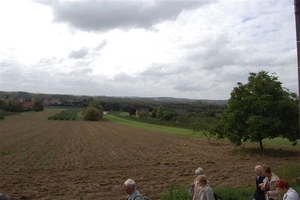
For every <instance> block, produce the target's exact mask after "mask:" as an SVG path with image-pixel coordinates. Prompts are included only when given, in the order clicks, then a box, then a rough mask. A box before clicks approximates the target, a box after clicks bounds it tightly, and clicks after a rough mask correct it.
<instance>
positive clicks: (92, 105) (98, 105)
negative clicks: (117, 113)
mask: <svg viewBox="0 0 300 200" xmlns="http://www.w3.org/2000/svg"><path fill="white" fill-rule="evenodd" d="M89 107H94V108H96V109H98V110H99V114H100V116H99V117H100V119H102V117H103V107H102V105H101V103H100V102H99V101H90V103H89V106H88V108H89Z"/></svg>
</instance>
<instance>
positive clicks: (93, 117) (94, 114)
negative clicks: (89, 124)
mask: <svg viewBox="0 0 300 200" xmlns="http://www.w3.org/2000/svg"><path fill="white" fill-rule="evenodd" d="M100 119H101V118H100V111H99V109H97V108H95V107H88V108H87V109H86V111H85V112H84V120H88V121H99V120H100Z"/></svg>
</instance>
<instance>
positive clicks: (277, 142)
mask: <svg viewBox="0 0 300 200" xmlns="http://www.w3.org/2000/svg"><path fill="white" fill-rule="evenodd" d="M120 115H121V116H122V115H123V116H126V115H128V114H127V113H121V114H120ZM104 119H106V120H110V121H112V122H115V123H120V124H124V125H127V126H132V127H136V128H142V129H147V130H153V131H161V132H166V133H172V134H178V135H183V136H193V137H204V134H203V133H201V132H194V131H192V130H191V129H184V128H174V127H167V126H159V125H153V124H146V123H141V122H136V121H131V120H127V119H124V118H120V117H118V116H115V115H110V114H108V115H105V116H104ZM224 141H227V140H226V139H224ZM263 144H264V145H267V146H283V147H291V146H292V143H291V142H290V141H289V140H288V139H285V138H275V139H264V140H263ZM296 146H297V147H300V140H298V143H297V145H296Z"/></svg>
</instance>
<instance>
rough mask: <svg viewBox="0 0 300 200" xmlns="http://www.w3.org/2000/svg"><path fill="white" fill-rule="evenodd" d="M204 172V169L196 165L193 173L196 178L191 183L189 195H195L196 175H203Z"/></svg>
mask: <svg viewBox="0 0 300 200" xmlns="http://www.w3.org/2000/svg"><path fill="white" fill-rule="evenodd" d="M203 174H204V170H203V169H202V168H201V167H198V168H197V169H196V170H195V175H196V178H195V179H194V181H193V183H192V184H191V187H190V189H189V195H190V196H191V197H193V198H194V196H195V192H194V191H195V186H197V185H198V176H199V175H203Z"/></svg>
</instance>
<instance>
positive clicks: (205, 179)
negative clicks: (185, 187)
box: [198, 175, 207, 185]
mask: <svg viewBox="0 0 300 200" xmlns="http://www.w3.org/2000/svg"><path fill="white" fill-rule="evenodd" d="M198 181H199V182H201V183H204V185H206V184H207V178H206V176H205V175H198Z"/></svg>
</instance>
